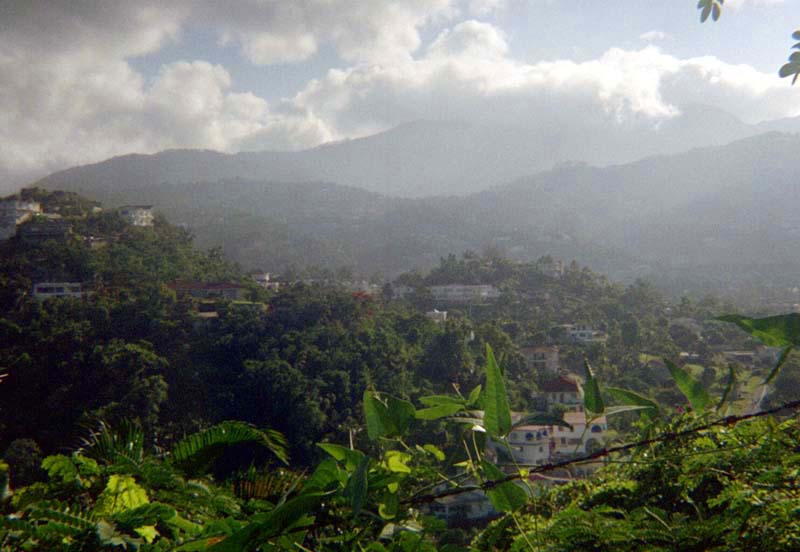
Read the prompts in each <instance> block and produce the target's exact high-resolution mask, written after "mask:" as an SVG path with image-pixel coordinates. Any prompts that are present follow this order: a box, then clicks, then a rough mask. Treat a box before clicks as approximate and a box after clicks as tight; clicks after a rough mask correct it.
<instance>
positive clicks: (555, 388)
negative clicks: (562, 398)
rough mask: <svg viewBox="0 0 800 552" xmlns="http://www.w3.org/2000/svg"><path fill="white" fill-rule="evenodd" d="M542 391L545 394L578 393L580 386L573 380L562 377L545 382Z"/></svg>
mask: <svg viewBox="0 0 800 552" xmlns="http://www.w3.org/2000/svg"><path fill="white" fill-rule="evenodd" d="M542 391H544V392H545V393H561V392H568V393H577V392H578V386H577V385H576V384H575V382H574V381H572V380H571V379H569V378H565V377H564V376H560V377H559V378H558V379H553V380H549V381H546V382H544V383H543V384H542Z"/></svg>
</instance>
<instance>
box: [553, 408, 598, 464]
mask: <svg viewBox="0 0 800 552" xmlns="http://www.w3.org/2000/svg"><path fill="white" fill-rule="evenodd" d="M564 421H565V422H567V423H568V424H569V425H571V426H572V429H570V428H568V427H559V426H555V427H554V428H553V439H554V441H555V443H554V446H553V448H552V452H553V454H561V455H570V454H586V453H588V452H592V451H594V450H597V449H598V448H602V447H603V445H604V444H605V442H606V438H607V437H608V421H607V420H606V417H605V416H601V417H599V418H596V419H593V420H587V418H586V412H565V413H564ZM587 425H588V427H587Z"/></svg>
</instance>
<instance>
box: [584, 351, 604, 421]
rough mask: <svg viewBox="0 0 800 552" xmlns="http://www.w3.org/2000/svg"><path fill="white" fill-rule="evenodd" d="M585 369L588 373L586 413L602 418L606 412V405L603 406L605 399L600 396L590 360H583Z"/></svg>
mask: <svg viewBox="0 0 800 552" xmlns="http://www.w3.org/2000/svg"><path fill="white" fill-rule="evenodd" d="M583 367H584V371H585V372H586V382H585V383H584V386H583V408H584V409H585V410H586V412H588V413H590V414H592V415H594V416H602V415H603V412H604V411H605V404H603V397H602V396H601V395H600V386H599V385H598V383H597V378H595V377H594V370H592V366H591V364H589V359H587V358H585V357H584V359H583Z"/></svg>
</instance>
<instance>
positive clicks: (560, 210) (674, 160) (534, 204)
mask: <svg viewBox="0 0 800 552" xmlns="http://www.w3.org/2000/svg"><path fill="white" fill-rule="evenodd" d="M467 139H469V138H467ZM365 143H366V144H368V145H369V142H365ZM331 147H332V146H331ZM359 147H365V146H364V145H363V144H362V146H359ZM797 152H800V136H798V135H795V134H783V133H778V132H770V133H766V134H763V135H759V136H753V137H748V138H745V139H742V140H739V141H736V142H734V143H731V144H728V145H724V146H715V147H706V148H699V149H694V150H691V151H689V152H685V153H680V154H675V155H659V156H652V157H648V158H645V159H641V160H639V161H635V162H632V163H626V164H620V165H613V166H607V167H595V166H591V165H588V164H585V163H571V164H562V165H560V166H558V167H556V168H554V169H551V170H549V171H545V172H541V173H538V174H536V175H534V176H527V177H524V178H519V179H516V180H514V181H512V182H510V183H507V184H504V185H500V186H495V187H493V188H491V189H489V190H484V191H482V192H479V193H476V194H471V195H468V196H463V197H458V196H436V197H426V198H422V199H403V198H392V197H388V196H385V195H381V194H377V193H374V192H368V191H365V190H362V189H360V188H356V187H352V186H342V185H338V184H333V183H318V182H306V183H291V182H276V181H273V180H271V179H270V178H263V177H262V178H257V179H256V178H222V179H215V178H216V177H218V176H219V175H220V174H224V170H223V169H221V168H220V167H223V168H224V165H225V164H226V163H229V162H230V161H231V157H233V156H223V155H221V154H206V153H205V152H169V153H164V154H160V156H159V158H160V159H166V160H170V159H173V160H174V159H175V158H178V159H181V162H184V160H186V159H189V158H191V157H192V156H196V158H197V159H196V161H195V163H194V166H193V167H192V170H193V171H195V172H194V173H193V178H195V179H197V181H194V182H187V183H168V184H147V182H145V183H144V184H143V183H142V182H136V183H135V184H127V183H128V182H130V180H129V176H126V174H120V175H119V176H118V177H116V178H115V177H114V173H113V167H115V166H116V167H120V166H121V165H120V163H121V160H112V161H110V162H108V163H107V164H100V165H97V166H95V167H91V166H90V167H80V168H77V169H74V170H73V172H70V171H65V172H63V173H60V174H59V175H55V176H58V185H59V186H61V187H64V188H67V189H83V187H84V186H85V185H86V183H87V182H90V183H94V185H96V187H97V189H98V191H96V192H94V193H90V194H89V195H90V196H91V197H92V198H93V199H98V200H101V201H104V202H107V203H110V204H112V205H113V204H122V203H139V202H147V203H153V204H155V205H156V206H157V208H158V209H159V210H160V211H162V212H163V213H165V214H166V215H167V217H168V218H169V219H170V220H171V221H173V222H178V223H181V224H184V225H186V226H188V227H189V228H191V229H192V231H193V232H194V233H195V235H196V236H197V239H198V241H199V242H200V244H201V245H203V246H205V247H210V246H221V247H223V249H224V251H225V252H226V254H228V255H229V256H230V257H231V258H233V259H234V260H236V261H238V262H240V263H241V264H242V265H244V266H245V267H246V268H261V269H265V270H273V271H281V270H283V269H285V268H287V267H290V266H302V265H307V264H316V265H321V266H324V267H328V268H336V267H340V266H343V265H348V266H351V267H355V268H356V269H357V270H358V271H360V272H361V273H362V274H367V275H368V274H373V273H376V272H380V273H382V274H384V275H387V276H391V275H394V274H397V273H399V272H401V271H405V270H409V269H412V268H415V267H416V268H421V269H425V268H429V267H431V266H433V265H435V264H436V263H437V262H438V259H439V257H441V256H445V255H447V254H449V253H460V252H463V251H465V250H468V249H471V250H475V251H480V250H482V249H484V248H486V247H493V248H495V249H496V248H498V247H499V248H501V249H503V250H505V251H506V252H507V254H509V255H511V256H513V257H516V258H520V259H535V258H538V257H539V256H542V255H548V254H549V255H553V256H557V257H561V258H563V259H566V260H569V259H578V260H579V261H580V262H581V263H582V264H587V265H589V266H591V267H592V268H594V269H596V270H600V271H602V272H605V273H607V274H609V275H611V276H612V277H614V278H617V279H622V280H623V281H630V280H633V279H634V278H637V277H647V278H649V279H652V280H654V281H656V282H658V283H660V284H661V285H662V286H664V287H665V288H668V289H669V290H671V291H674V292H676V293H683V292H686V291H692V290H713V291H725V290H728V291H731V292H733V291H736V290H738V291H741V290H742V289H743V288H744V287H747V288H748V289H750V288H752V289H762V288H765V287H772V288H775V289H788V288H793V287H795V286H796V285H797V284H798V283H799V282H797V279H798V278H796V276H795V275H796V274H798V273H800V265H799V264H798V261H796V259H800V240H798V238H800V223H799V222H798V218H797V216H796V213H797V212H800V198H799V197H798V195H797V193H796V189H797V183H796V175H797V174H800V156H798V154H797ZM210 159H215V160H216V162H211V161H208V160H210ZM151 160H152V159H151ZM142 161H143V158H141V157H129V158H125V159H124V162H125V163H127V164H128V166H133V165H135V164H136V163H140V164H141V165H140V166H142V167H152V164H151V163H149V162H148V161H147V159H144V161H145V162H144V163H143V164H142ZM202 162H207V165H205V166H203V165H202ZM205 170H208V173H209V174H211V176H209V177H206V178H203V171H205ZM127 174H128V175H129V174H130V173H127ZM160 174H166V173H160ZM67 177H71V178H67ZM52 181H53V182H55V181H56V180H52ZM101 184H103V186H101Z"/></svg>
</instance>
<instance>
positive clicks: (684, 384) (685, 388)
mask: <svg viewBox="0 0 800 552" xmlns="http://www.w3.org/2000/svg"><path fill="white" fill-rule="evenodd" d="M664 362H665V363H666V365H667V368H669V373H670V374H672V379H673V380H675V385H677V386H678V389H680V390H681V393H683V395H684V396H685V397H686V399H687V400H688V401H689V404H690V405H692V409H694V410H695V411H696V412H703V411H704V410H706V409H707V408H708V407H709V406H711V397H710V396H709V395H708V393H707V392H706V390H705V389H703V386H702V384H701V383H700V382H699V381H698V380H696V379H694V378H693V377H692V376H691V374H689V372H687V371H686V370H684V369H683V368H681V367H680V366H678V365H677V364H675V363H674V362H671V361H669V360H666V359H664Z"/></svg>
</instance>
